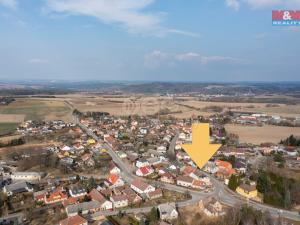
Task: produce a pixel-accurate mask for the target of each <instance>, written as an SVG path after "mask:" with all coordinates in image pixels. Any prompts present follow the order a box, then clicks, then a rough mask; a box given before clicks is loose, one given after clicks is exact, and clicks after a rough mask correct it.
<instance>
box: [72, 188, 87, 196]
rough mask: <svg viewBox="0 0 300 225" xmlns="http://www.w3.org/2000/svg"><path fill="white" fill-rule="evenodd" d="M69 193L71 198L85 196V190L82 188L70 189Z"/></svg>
mask: <svg viewBox="0 0 300 225" xmlns="http://www.w3.org/2000/svg"><path fill="white" fill-rule="evenodd" d="M69 193H70V195H71V197H73V198H78V197H82V196H85V195H86V194H87V192H86V190H85V189H84V188H82V187H72V188H70V189H69Z"/></svg>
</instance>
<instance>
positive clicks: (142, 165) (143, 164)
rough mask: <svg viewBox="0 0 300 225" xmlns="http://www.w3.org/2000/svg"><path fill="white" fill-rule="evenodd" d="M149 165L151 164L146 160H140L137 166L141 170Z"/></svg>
mask: <svg viewBox="0 0 300 225" xmlns="http://www.w3.org/2000/svg"><path fill="white" fill-rule="evenodd" d="M149 165H150V163H149V162H148V161H147V160H146V159H138V160H137V161H136V163H135V166H136V167H137V168H141V167H144V166H149Z"/></svg>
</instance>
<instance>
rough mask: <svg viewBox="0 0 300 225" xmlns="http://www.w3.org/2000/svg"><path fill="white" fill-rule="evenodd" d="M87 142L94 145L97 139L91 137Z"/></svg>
mask: <svg viewBox="0 0 300 225" xmlns="http://www.w3.org/2000/svg"><path fill="white" fill-rule="evenodd" d="M87 143H88V144H89V145H93V144H95V143H96V141H95V140H94V139H89V140H87Z"/></svg>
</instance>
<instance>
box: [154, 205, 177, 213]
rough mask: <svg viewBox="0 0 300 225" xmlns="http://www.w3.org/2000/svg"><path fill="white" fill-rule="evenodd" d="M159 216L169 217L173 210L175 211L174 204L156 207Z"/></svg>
mask: <svg viewBox="0 0 300 225" xmlns="http://www.w3.org/2000/svg"><path fill="white" fill-rule="evenodd" d="M158 210H159V212H160V214H161V215H170V214H171V213H172V212H173V210H176V206H175V203H165V204H161V205H159V206H158Z"/></svg>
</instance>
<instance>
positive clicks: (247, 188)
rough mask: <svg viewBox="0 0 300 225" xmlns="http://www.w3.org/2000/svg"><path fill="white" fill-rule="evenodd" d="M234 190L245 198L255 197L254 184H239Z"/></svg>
mask: <svg viewBox="0 0 300 225" xmlns="http://www.w3.org/2000/svg"><path fill="white" fill-rule="evenodd" d="M236 192H237V193H239V194H240V195H242V196H244V197H246V198H257V194H258V193H257V190H256V185H253V184H241V185H240V186H239V187H238V188H237V189H236Z"/></svg>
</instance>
